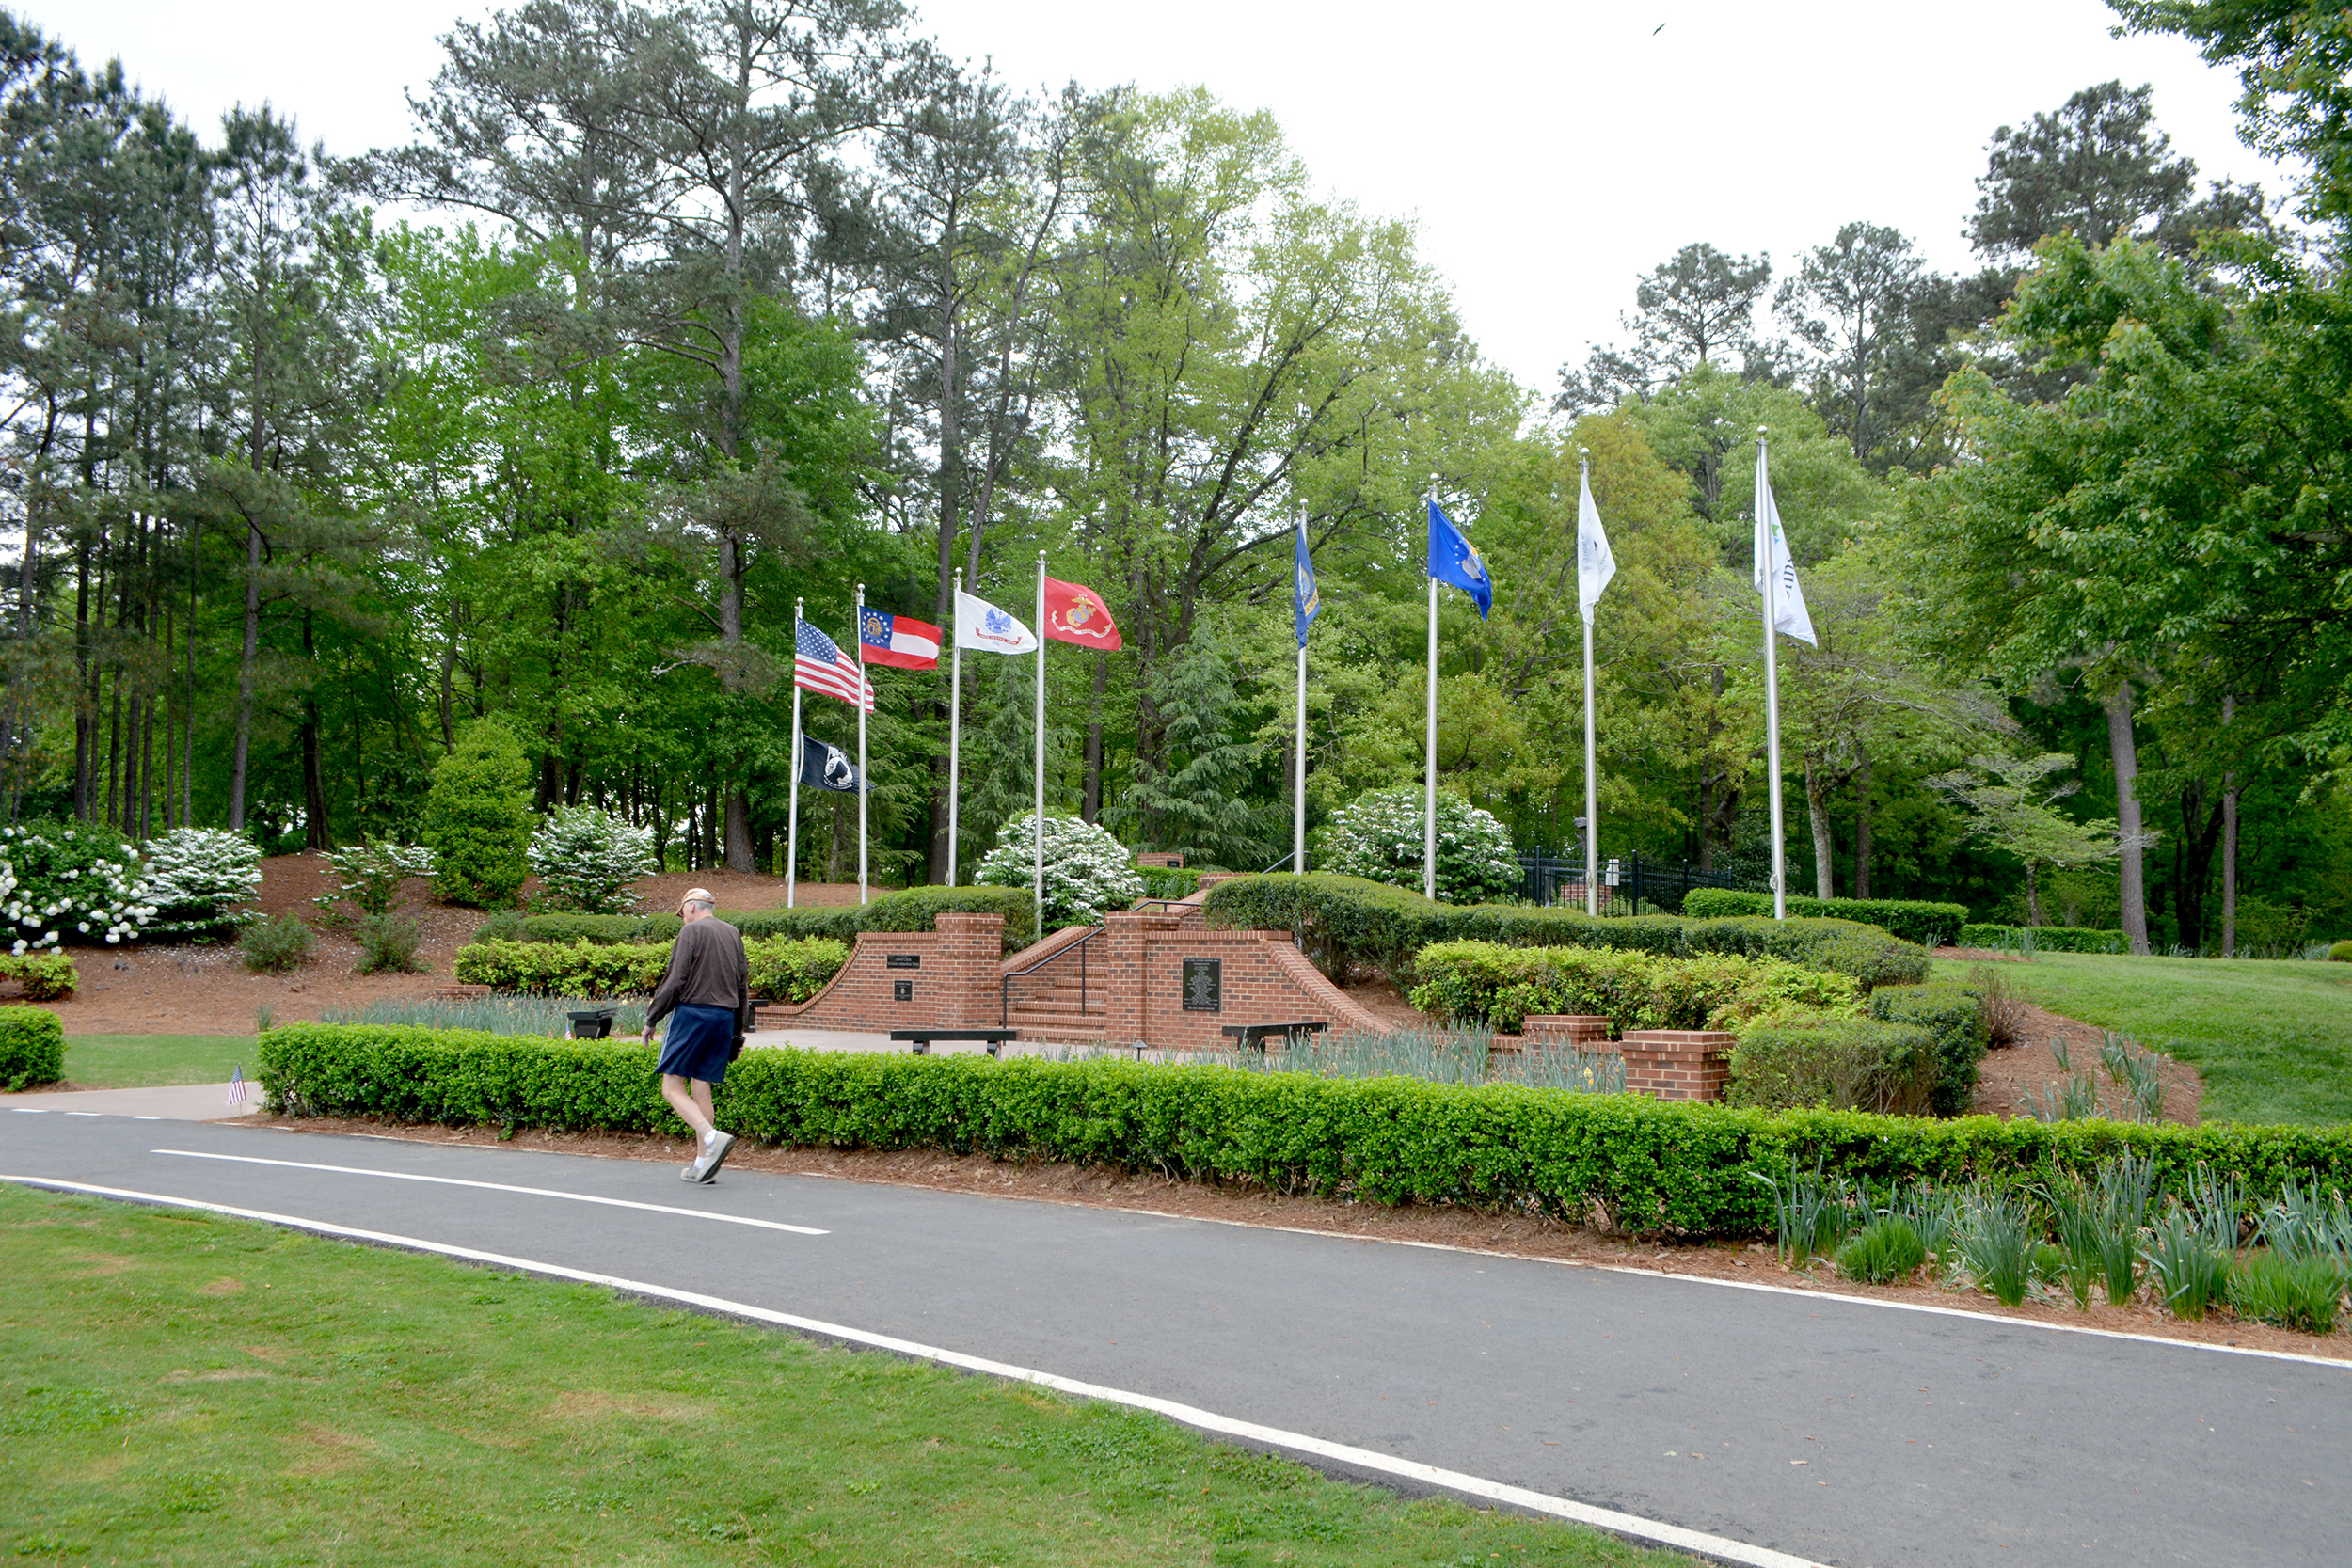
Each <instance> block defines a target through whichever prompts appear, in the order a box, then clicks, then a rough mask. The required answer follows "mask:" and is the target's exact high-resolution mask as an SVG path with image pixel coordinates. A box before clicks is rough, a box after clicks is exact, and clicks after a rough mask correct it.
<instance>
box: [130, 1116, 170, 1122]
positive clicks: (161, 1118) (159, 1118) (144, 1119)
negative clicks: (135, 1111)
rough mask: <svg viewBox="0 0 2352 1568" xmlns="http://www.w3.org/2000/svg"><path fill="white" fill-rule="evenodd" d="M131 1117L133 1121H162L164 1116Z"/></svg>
mask: <svg viewBox="0 0 2352 1568" xmlns="http://www.w3.org/2000/svg"><path fill="white" fill-rule="evenodd" d="M131 1119H132V1120H133V1121H161V1120H163V1119H164V1118H163V1117H132V1118H131Z"/></svg>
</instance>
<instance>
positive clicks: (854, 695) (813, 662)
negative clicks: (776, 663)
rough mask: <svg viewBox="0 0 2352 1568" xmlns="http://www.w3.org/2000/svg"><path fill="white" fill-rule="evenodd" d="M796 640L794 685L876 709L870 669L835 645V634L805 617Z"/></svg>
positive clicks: (869, 709) (793, 660)
mask: <svg viewBox="0 0 2352 1568" xmlns="http://www.w3.org/2000/svg"><path fill="white" fill-rule="evenodd" d="M793 643H794V657H793V659H792V684H793V685H795V686H804V687H806V688H808V689H810V690H811V691H821V692H823V693H824V694H825V695H826V696H828V697H838V698H840V699H841V700H842V701H843V702H845V703H854V702H859V701H863V702H864V703H865V704H866V712H868V713H871V712H873V711H874V688H873V686H872V684H871V683H869V682H868V681H867V680H866V672H865V671H863V670H861V669H859V668H858V667H857V661H856V660H855V659H853V658H851V657H850V656H849V655H848V654H845V653H843V652H842V651H841V650H840V649H839V648H837V647H835V646H834V641H833V639H832V638H830V637H827V636H826V635H825V634H824V633H823V632H821V631H818V629H817V628H816V627H815V626H810V625H809V624H808V623H807V622H806V621H803V622H801V623H800V627H799V630H798V631H797V633H796V634H795V636H794V638H793Z"/></svg>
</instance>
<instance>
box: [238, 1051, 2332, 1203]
mask: <svg viewBox="0 0 2352 1568" xmlns="http://www.w3.org/2000/svg"><path fill="white" fill-rule="evenodd" d="M259 1054H260V1059H261V1067H262V1071H261V1082H262V1085H263V1087H264V1088H265V1089H266V1091H267V1092H268V1094H269V1096H270V1099H271V1102H272V1103H273V1104H274V1105H277V1106H278V1107H280V1108H284V1109H294V1110H299V1111H303V1112H307V1113H310V1114H316V1115H326V1116H374V1117H389V1118H390V1119H392V1120H396V1121H447V1122H453V1123H457V1124H461V1125H466V1124H478V1123H484V1122H493V1123H500V1124H502V1125H507V1126H516V1127H546V1128H551V1129H557V1130H565V1131H581V1130H587V1129H594V1128H606V1129H611V1130H613V1131H616V1132H644V1131H653V1130H657V1129H669V1130H675V1123H674V1122H672V1121H671V1120H670V1119H669V1118H670V1116H671V1113H670V1111H669V1110H668V1108H667V1107H666V1106H665V1105H664V1104H663V1103H662V1101H661V1100H660V1094H659V1092H658V1090H657V1088H656V1086H655V1083H654V1070H653V1069H654V1053H652V1052H651V1051H650V1050H646V1049H642V1048H639V1047H636V1046H634V1045H629V1044H624V1043H617V1042H612V1041H596V1042H590V1041H578V1042H574V1041H557V1040H534V1039H528V1038H524V1037H515V1036H499V1035H487V1034H480V1035H477V1034H469V1033H461V1032H457V1031H443V1030H434V1029H421V1028H413V1027H400V1026H395V1025H355V1024H322V1023H290V1024H284V1025H280V1026H278V1027H276V1028H273V1029H269V1030H267V1031H265V1032H264V1033H263V1034H262V1040H261V1047H260V1052H259ZM719 1111H720V1118H721V1120H722V1121H723V1123H724V1124H725V1125H726V1126H727V1127H728V1128H729V1129H730V1130H731V1131H734V1132H739V1133H740V1134H742V1135H745V1136H748V1137H751V1138H753V1139H755V1140H757V1141H760V1142H764V1143H771V1144H790V1145H801V1146H808V1147H817V1148H882V1149H908V1148H933V1149H939V1150H942V1151H945V1152H948V1153H955V1154H969V1153H985V1154H992V1155H998V1156H1002V1157H1005V1158H1011V1159H1035V1160H1047V1161H1059V1162H1068V1163H1071V1164H1088V1165H1106V1166H1115V1167H1117V1168H1120V1169H1124V1170H1130V1171H1151V1172H1154V1173H1158V1174H1163V1175H1167V1176H1171V1177H1175V1178H1178V1179H1180V1180H1199V1179H1206V1180H1233V1181H1246V1182H1250V1183H1254V1184H1256V1185H1259V1186H1262V1187H1264V1188H1266V1189H1268V1190H1271V1191H1279V1192H1309V1193H1320V1194H1324V1195H1326V1196H1352V1197H1357V1198H1361V1199H1364V1200H1367V1201H1371V1202H1378V1203H1391V1204H1393V1203H1407V1202H1412V1203H1458V1204H1466V1205H1471V1206H1475V1207H1479V1208H1482V1209H1489V1210H1500V1211H1508V1212H1518V1211H1534V1212H1543V1213H1547V1214H1550V1215H1554V1216H1556V1217H1559V1218H1562V1219H1565V1220H1569V1221H1573V1222H1582V1221H1584V1220H1585V1219H1587V1218H1588V1217H1589V1216H1590V1215H1591V1214H1592V1213H1593V1212H1594V1209H1595V1206H1596V1205H1599V1206H1600V1207H1601V1209H1602V1211H1603V1212H1606V1213H1608V1214H1610V1215H1612V1216H1613V1218H1614V1220H1615V1222H1616V1223H1617V1224H1619V1225H1621V1226H1623V1227H1626V1228H1628V1229H1630V1230H1635V1231H1642V1232H1648V1233H1659V1234H1674V1235H1708V1234H1713V1235H1725V1236H1732V1235H1756V1234H1765V1235H1769V1234H1772V1226H1773V1211H1772V1189H1771V1188H1770V1187H1769V1186H1768V1185H1767V1184H1766V1183H1765V1182H1764V1181H1763V1180H1758V1178H1760V1177H1784V1178H1785V1177H1786V1175H1787V1173H1788V1170H1789V1168H1790V1165H1791V1162H1792V1161H1802V1162H1803V1164H1804V1165H1806V1166H1811V1165H1812V1164H1814V1163H1815V1162H1816V1161H1817V1160H1819V1161H1820V1162H1822V1163H1823V1164H1824V1166H1825V1168H1826V1169H1827V1170H1828V1171H1829V1173H1830V1174H1831V1175H1832V1176H1833V1177H1835V1178H1836V1179H1838V1180H1853V1181H1867V1182H1868V1183H1869V1184H1870V1185H1871V1188H1872V1190H1874V1191H1880V1192H1883V1191H1886V1190H1888V1189H1889V1188H1890V1187H1891V1188H1908V1187H1910V1186H1911V1185H1912V1184H1913V1183H1915V1182H1916V1181H1919V1180H1931V1181H1934V1182H1937V1183H1940V1184H1942V1185H1945V1186H1955V1185H1966V1184H1967V1183H1969V1182H1972V1181H1978V1180H1982V1181H1984V1182H1987V1183H1992V1184H2006V1185H2009V1186H2012V1187H2019V1188H2023V1187H2026V1186H2029V1185H2031V1184H2034V1183H2042V1182H2048V1181H2051V1180H2058V1178H2059V1176H2060V1175H2061V1174H2063V1173H2065V1172H2068V1171H2076V1172H2081V1173H2083V1174H2086V1175H2088V1174H2091V1173H2093V1172H2096V1171H2098V1170H2099V1169H2100V1168H2101V1166H2102V1164H2103V1163H2106V1164H2110V1165H2112V1164H2115V1163H2116V1157H2117V1156H2118V1155H2122V1154H2126V1153H2137V1155H2138V1156H2140V1157H2142V1159H2144V1161H2145V1164H2144V1166H2142V1167H2141V1168H2144V1169H2145V1170H2147V1171H2149V1172H2151V1173H2153V1179H2154V1180H2158V1181H2165V1180H2177V1181H2181V1182H2185V1181H2186V1180H2187V1177H2188V1173H2189V1172H2191V1171H2192V1170H2193V1169H2194V1168H2195V1167H2196V1166H2197V1165H2198V1164H2206V1165H2209V1166H2211V1167H2212V1168H2215V1169H2219V1170H2227V1171H2231V1172H2233V1173H2236V1174H2237V1175H2239V1176H2241V1177H2242V1178H2243V1179H2244V1180H2245V1182H2246V1187H2247V1192H2248V1194H2249V1197H2250V1198H2251V1199H2252V1200H2253V1201H2257V1202H2261V1201H2267V1200H2268V1199H2269V1198H2270V1197H2271V1196H2275V1195H2276V1194H2278V1193H2279V1192H2280V1191H2281V1190H2282V1189H2283V1185H2284V1182H2285V1181H2286V1180H2287V1178H2289V1177H2291V1176H2292V1177H2295V1178H2296V1179H2298V1180H2301V1181H2303V1182H2305V1183H2307V1184H2316V1185H2318V1186H2320V1187H2323V1188H2324V1187H2326V1186H2330V1185H2333V1186H2338V1187H2352V1128H2344V1127H2334V1128H2309V1127H2247V1126H2240V1125H2235V1124H2214V1125H2208V1126H2201V1127H2183V1126H2178V1125H2175V1124H2169V1123H2168V1124H2165V1125H2161V1126H2148V1125H2142V1124H2133V1123H2124V1122H2110V1121H2089V1122H2057V1123H2046V1122H2038V1121H2029V1120H2018V1121H2002V1120H1997V1119H1995V1118H1994V1117H1963V1118H1962V1119H1959V1120H1955V1121H1933V1120H1925V1119H1918V1118H1909V1117H1879V1116H1868V1115H1865V1114H1862V1113H1859V1112H1853V1111H1784V1112H1770V1111H1757V1110H1746V1109H1740V1108H1736V1107H1729V1106H1723V1105H1708V1104H1666V1103H1661V1102H1659V1101H1652V1100H1648V1099H1645V1098H1643V1097H1641V1096H1637V1095H1598V1094H1570V1093H1562V1092H1559V1091H1556V1090H1549V1089H1540V1088H1528V1087H1522V1086H1519V1085H1491V1084H1490V1085H1462V1086H1455V1085H1434V1084H1422V1083H1416V1082H1412V1081H1410V1080H1406V1079H1403V1078H1395V1077H1386V1078H1372V1079H1357V1078H1333V1079H1326V1078H1320V1077H1315V1076H1311V1075H1309V1074H1306V1073H1296V1072H1248V1071H1241V1070H1238V1069H1232V1068H1224V1067H1213V1066H1161V1065H1156V1064H1148V1063H1138V1062H1132V1061H1125V1060H1120V1059H1116V1058H1104V1059H1099V1060H1092V1061H1077V1062H1054V1061H1045V1060H1041V1059H1038V1058H1034V1057H1031V1058H1021V1059H1016V1060H1008V1061H1001V1062H1000V1061H993V1060H991V1059H990V1058H988V1057H986V1056H981V1055H954V1056H911V1055H884V1054H881V1053H850V1052H807V1051H795V1050H791V1049H788V1048H777V1049H764V1050H757V1051H747V1052H745V1053H743V1056H742V1058H741V1059H740V1060H739V1061H738V1062H737V1063H736V1064H735V1065H734V1067H733V1068H731V1069H729V1070H728V1072H727V1078H726V1083H725V1084H724V1085H723V1086H722V1087H721V1089H720V1091H719Z"/></svg>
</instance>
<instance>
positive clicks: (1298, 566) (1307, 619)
mask: <svg viewBox="0 0 2352 1568" xmlns="http://www.w3.org/2000/svg"><path fill="white" fill-rule="evenodd" d="M1322 613H1323V600H1322V598H1321V596H1320V595H1318V594H1316V593H1315V563H1314V561H1313V559H1312V558H1311V556H1309V555H1308V554H1307V519H1306V518H1304V517H1301V518H1300V519H1298V550H1297V553H1296V556H1295V559H1294V561H1293V562H1292V566H1291V619H1292V620H1293V621H1295V623H1297V626H1298V645H1299V646H1300V647H1302V648H1303V647H1305V646H1306V645H1307V628H1308V627H1309V626H1313V625H1314V624H1315V617H1316V616H1318V615H1320V614H1322Z"/></svg>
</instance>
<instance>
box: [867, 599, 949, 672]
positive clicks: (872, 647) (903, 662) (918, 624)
mask: <svg viewBox="0 0 2352 1568" xmlns="http://www.w3.org/2000/svg"><path fill="white" fill-rule="evenodd" d="M857 652H858V657H860V658H862V659H864V660H865V661H866V663H868V664H888V665H893V666H896V667H897V668H898V669H900V670H935V669H937V668H938V667H939V628H938V627H937V626H932V625H931V624H930V622H929V621H917V620H915V619H914V617H913V616H909V615H893V614H891V613H890V612H889V611H887V610H866V611H864V612H863V613H861V614H860V615H859V616H858V618H857Z"/></svg>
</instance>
